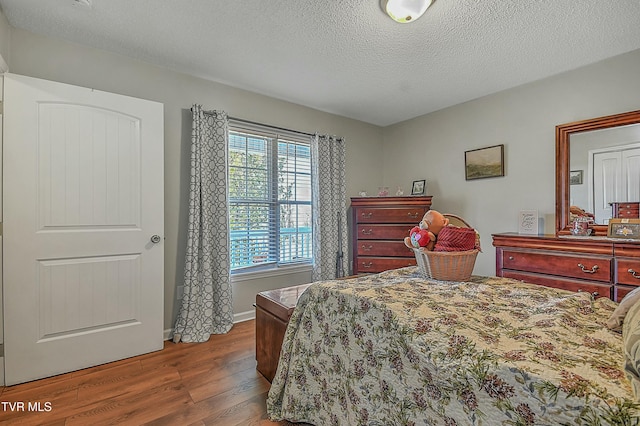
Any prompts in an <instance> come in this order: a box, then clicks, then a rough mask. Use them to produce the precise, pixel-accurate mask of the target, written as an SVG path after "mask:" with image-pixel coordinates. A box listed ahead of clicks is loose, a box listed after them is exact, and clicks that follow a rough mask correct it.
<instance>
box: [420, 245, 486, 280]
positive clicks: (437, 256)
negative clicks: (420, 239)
mask: <svg viewBox="0 0 640 426" xmlns="http://www.w3.org/2000/svg"><path fill="white" fill-rule="evenodd" d="M413 253H414V254H415V255H416V261H417V262H418V267H419V268H420V272H421V273H422V275H424V276H425V277H426V278H430V279H434V280H439V281H467V280H468V279H469V278H470V277H471V273H472V272H473V266H474V265H475V263H476V256H477V255H478V250H468V251H428V250H420V249H415V248H414V249H413Z"/></svg>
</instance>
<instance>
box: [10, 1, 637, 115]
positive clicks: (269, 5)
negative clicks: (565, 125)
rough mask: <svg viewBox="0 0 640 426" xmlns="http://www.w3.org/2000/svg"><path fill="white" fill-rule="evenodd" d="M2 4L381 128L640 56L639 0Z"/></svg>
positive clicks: (97, 42)
mask: <svg viewBox="0 0 640 426" xmlns="http://www.w3.org/2000/svg"><path fill="white" fill-rule="evenodd" d="M78 3H79V2H78V1H74V0H0V7H2V10H3V12H4V14H5V15H6V17H7V19H8V20H9V22H10V23H11V25H13V26H14V27H18V28H22V29H25V30H28V31H31V32H34V33H38V34H42V35H45V36H49V37H55V38H61V39H65V40H70V41H73V42H77V43H81V44H85V45H89V46H93V47H97V48H101V49H105V50H109V51H113V52H117V53H120V54H123V55H128V56H131V57H135V58H138V59H141V60H144V61H147V62H151V63H155V64H158V65H161V66H164V67H167V68H170V69H173V70H176V71H180V72H184V73H187V74H192V75H195V76H198V77H202V78H206V79H210V80H214V81H218V82H221V83H224V84H228V85H231V86H234V87H239V88H243V89H246V90H250V91H253V92H257V93H261V94H264V95H268V96H271V97H275V98H279V99H283V100H287V101H290V102H294V103H297V104H301V105H306V106H309V107H312V108H316V109H319V110H322V111H327V112H331V113H334V114H338V115H342V116H346V117H350V118H354V119H358V120H362V121H365V122H369V123H373V124H377V125H380V126H386V125H389V124H393V123H396V122H399V121H403V120H406V119H409V118H413V117H416V116H419V115H423V114H426V113H429V112H432V111H435V110H439V109H442V108H445V107H447V106H451V105H455V104H458V103H461V102H464V101H468V100H471V99H474V98H478V97H480V96H483V95H486V94H490V93H494V92H497V91H500V90H504V89H508V88H510V87H514V86H517V85H520V84H523V83H527V82H530V81H534V80H538V79H541V78H544V77H547V76H550V75H553V74H557V73H560V72H563V71H567V70H570V69H573V68H577V67H579V66H583V65H586V64H589V63H593V62H597V61H600V60H602V59H605V58H608V57H611V56H615V55H618V54H621V53H624V52H628V51H631V50H635V49H639V48H640V1H638V0H615V1H602V0H482V1H481V0H436V1H435V3H434V4H433V5H432V6H431V8H429V9H428V10H427V12H426V13H425V15H424V16H423V17H422V18H420V19H419V20H417V21H415V22H413V23H411V24H404V25H403V24H397V23H395V22H393V21H392V20H391V19H389V18H388V17H387V16H386V15H385V14H384V13H383V12H382V10H381V8H380V3H379V1H378V0H270V1H264V0H235V1H233V0H232V1H229V0H227V1H221V0H92V1H91V3H92V5H91V7H90V8H87V7H82V6H79V5H78Z"/></svg>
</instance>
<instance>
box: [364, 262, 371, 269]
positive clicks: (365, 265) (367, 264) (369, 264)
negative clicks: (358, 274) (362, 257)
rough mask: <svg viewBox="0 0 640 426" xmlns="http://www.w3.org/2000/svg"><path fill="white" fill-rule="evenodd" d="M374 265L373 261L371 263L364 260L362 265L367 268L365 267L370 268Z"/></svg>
mask: <svg viewBox="0 0 640 426" xmlns="http://www.w3.org/2000/svg"><path fill="white" fill-rule="evenodd" d="M372 266H373V263H371V262H367V263H364V262H362V267H363V268H365V269H369V268H371V267H372Z"/></svg>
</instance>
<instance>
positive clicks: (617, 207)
mask: <svg viewBox="0 0 640 426" xmlns="http://www.w3.org/2000/svg"><path fill="white" fill-rule="evenodd" d="M609 204H610V205H611V217H615V218H619V219H638V218H640V203H632V202H624V203H609Z"/></svg>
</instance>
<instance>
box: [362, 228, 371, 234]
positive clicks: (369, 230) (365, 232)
mask: <svg viewBox="0 0 640 426" xmlns="http://www.w3.org/2000/svg"><path fill="white" fill-rule="evenodd" d="M362 234H363V235H371V234H373V229H363V230H362Z"/></svg>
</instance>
